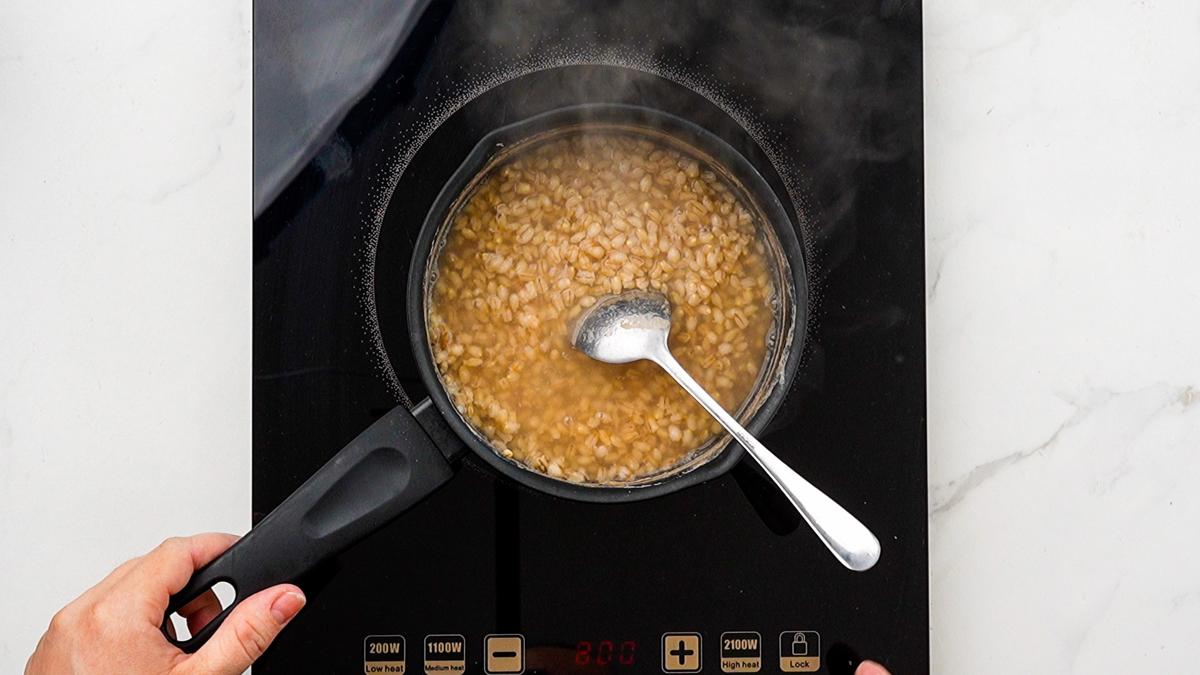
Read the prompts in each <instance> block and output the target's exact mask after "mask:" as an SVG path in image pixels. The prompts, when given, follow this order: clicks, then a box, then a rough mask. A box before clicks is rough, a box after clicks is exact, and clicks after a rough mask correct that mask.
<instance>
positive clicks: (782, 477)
mask: <svg viewBox="0 0 1200 675" xmlns="http://www.w3.org/2000/svg"><path fill="white" fill-rule="evenodd" d="M651 360H653V361H654V362H655V363H657V364H658V365H659V366H661V367H662V369H663V370H665V371H667V373H669V374H670V375H671V377H673V378H675V381H676V382H678V383H679V385H680V386H681V387H683V388H684V389H686V390H687V392H688V393H689V394H691V395H692V397H693V398H695V399H696V400H697V401H698V402H699V403H700V405H702V406H704V409H705V410H707V411H708V412H709V413H710V414H711V415H712V416H713V417H715V418H717V421H718V422H720V423H721V426H723V427H725V429H726V430H727V431H728V432H729V433H730V434H731V435H732V436H733V438H734V440H736V441H737V442H738V443H740V444H741V446H742V447H743V448H745V449H746V452H748V453H750V456H751V457H753V458H754V459H755V460H756V461H757V462H758V463H759V465H760V466H762V468H763V470H764V471H766V473H767V475H768V476H769V477H770V478H771V480H772V481H773V482H774V483H775V485H777V486H778V487H779V489H780V490H782V491H783V494H784V495H786V496H787V498H788V501H790V502H791V503H792V505H793V506H795V507H796V510H797V511H799V512H800V515H801V516H803V517H804V520H805V522H807V523H808V525H809V527H811V528H812V529H813V532H816V533H817V536H818V537H820V538H821V541H823V542H825V546H827V547H829V550H830V551H831V552H832V553H833V555H834V556H835V557H836V558H837V559H838V560H839V561H840V562H841V563H842V564H843V565H845V566H846V567H848V568H850V569H852V570H854V571H855V572H863V571H866V570H869V569H871V567H872V566H874V565H875V563H876V562H878V561H879V540H878V539H876V538H875V535H873V534H871V531H870V530H868V529H867V527H866V526H865V525H863V524H862V523H860V522H859V521H858V519H857V518H855V517H854V516H852V515H850V512H849V511H847V510H846V509H844V508H842V507H841V505H840V504H838V503H837V502H835V501H834V500H832V499H830V498H829V496H828V495H826V494H825V493H824V492H821V491H820V490H818V489H817V488H816V486H814V485H813V484H812V483H810V482H808V481H807V480H805V479H804V478H803V477H802V476H801V475H800V474H798V473H796V472H795V471H793V470H792V468H791V467H790V466H788V465H787V464H786V463H784V461H783V460H781V459H779V457H777V456H775V453H773V452H771V451H770V450H768V449H767V448H766V446H764V445H763V444H762V443H759V442H758V439H757V438H755V437H754V436H753V435H751V434H750V432H749V431H746V429H745V428H743V427H742V425H741V424H738V422H737V420H735V419H734V418H733V416H732V415H730V414H729V413H728V412H726V411H725V409H724V408H722V407H721V404H720V403H717V401H716V399H714V398H713V397H712V396H709V394H708V392H707V391H705V390H704V387H702V386H700V383H699V382H697V381H696V380H694V379H692V376H691V375H689V374H688V372H687V371H686V370H684V369H683V366H681V365H680V364H679V362H678V361H676V360H675V357H674V356H672V355H671V352H670V351H669V350H668V349H667V347H666V345H665V344H664V345H663V346H662V347H661V348H660V349H659V350H658V353H656V354H655V355H654V356H653V357H652V359H651Z"/></svg>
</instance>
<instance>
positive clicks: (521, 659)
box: [484, 635, 525, 675]
mask: <svg viewBox="0 0 1200 675" xmlns="http://www.w3.org/2000/svg"><path fill="white" fill-rule="evenodd" d="M484 655H485V656H486V657H487V658H486V659H484V671H485V672H486V673H487V674H488V675H520V674H521V673H523V672H525V638H524V637H523V636H521V635H489V636H487V637H486V638H485V639H484Z"/></svg>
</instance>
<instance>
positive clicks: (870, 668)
mask: <svg viewBox="0 0 1200 675" xmlns="http://www.w3.org/2000/svg"><path fill="white" fill-rule="evenodd" d="M854 675H891V674H890V673H888V670H887V668H884V667H883V666H881V665H879V664H878V663H875V662H874V661H863V662H862V663H860V664H858V669H857V670H855V671H854Z"/></svg>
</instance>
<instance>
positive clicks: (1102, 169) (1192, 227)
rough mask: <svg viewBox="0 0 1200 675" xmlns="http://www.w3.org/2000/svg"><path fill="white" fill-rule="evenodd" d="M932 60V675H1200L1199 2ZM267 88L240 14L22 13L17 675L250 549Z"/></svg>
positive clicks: (1102, 17)
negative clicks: (219, 559) (122, 597)
mask: <svg viewBox="0 0 1200 675" xmlns="http://www.w3.org/2000/svg"><path fill="white" fill-rule="evenodd" d="M925 41H926V42H925V73H926V78H925V82H926V91H925V101H926V114H925V127H926V167H927V168H926V176H927V179H928V184H927V193H926V204H927V216H928V220H927V230H928V236H927V242H928V245H927V248H928V273H927V277H928V281H927V287H928V295H929V324H928V335H929V414H930V423H929V446H930V457H929V465H930V482H931V492H930V511H931V514H930V519H931V520H930V522H931V529H930V538H931V541H930V579H931V589H932V590H931V606H932V618H933V628H932V653H933V664H934V671H935V672H938V673H948V674H962V673H970V674H972V675H982V674H989V675H990V674H997V675H1000V674H1004V675H1007V674H1009V673H1015V672H1023V673H1080V674H1083V673H1096V672H1163V673H1181V672H1193V671H1196V670H1197V669H1198V668H1200V665H1197V664H1196V661H1197V659H1200V653H1198V652H1200V650H1197V648H1196V647H1195V642H1196V635H1197V634H1198V633H1200V540H1198V538H1197V536H1198V533H1200V490H1197V489H1196V486H1197V485H1200V216H1198V214H1200V159H1198V158H1200V4H1197V3H1196V2H1195V1H1194V0H1162V1H1155V0H1141V1H1132V0H1098V1H1096V2H1088V3H1084V2H1045V1H1044V0H1016V1H1010V2H999V1H998V0H993V1H992V2H984V1H982V0H929V1H928V2H927V3H926V8H925ZM250 73H251V66H250V7H249V2H248V1H247V0H222V1H220V2H204V3H186V4H184V5H181V4H179V3H161V2H146V1H142V2H137V3H131V2H125V3H116V4H113V3H106V4H94V3H83V2H73V3H69V4H67V5H65V4H63V3H43V2H35V1H34V0H16V1H15V2H12V1H10V2H6V3H3V5H0V130H2V132H0V133H2V134H3V137H4V143H3V145H0V289H3V290H2V291H0V316H2V317H3V319H2V320H0V598H2V600H0V604H2V605H3V606H4V607H5V608H6V611H4V612H0V672H6V673H8V672H19V670H20V668H21V666H22V665H23V663H24V659H25V658H26V656H27V654H28V653H29V651H30V650H31V649H32V647H33V645H34V642H35V641H36V639H37V636H38V635H39V634H40V633H41V631H42V630H43V627H44V625H45V622H46V621H47V620H48V618H49V616H50V614H51V613H52V612H53V611H54V610H55V609H56V608H57V607H59V606H60V605H62V604H64V603H65V602H67V601H68V600H70V599H71V598H72V597H73V596H74V595H75V594H77V593H79V592H80V591H82V590H83V589H84V588H85V587H86V586H87V585H89V584H91V583H92V582H94V581H95V580H97V578H98V577H99V576H101V575H102V574H103V573H104V572H105V571H107V570H108V569H109V568H110V567H111V566H113V565H115V564H116V563H117V562H119V561H120V560H123V559H125V558H127V557H130V556H132V555H135V554H137V553H140V552H141V551H143V550H144V549H146V548H148V547H150V546H152V545H153V544H155V543H157V541H158V540H159V539H161V538H163V537H165V536H168V535H170V534H175V533H181V532H190V531H200V530H212V529H224V530H232V531H242V530H244V529H245V528H246V527H248V525H249V522H248V513H249V474H250V472H249V460H250V417H249V415H250V413H249V410H250V406H249V390H250V236H251V220H250V203H251V202H250V199H251V197H250V89H249V85H250ZM14 610H16V611H14ZM897 675H903V674H897Z"/></svg>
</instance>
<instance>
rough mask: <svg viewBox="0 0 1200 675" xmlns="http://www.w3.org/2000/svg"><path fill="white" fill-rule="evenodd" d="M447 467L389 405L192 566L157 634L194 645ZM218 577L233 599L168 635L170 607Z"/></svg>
mask: <svg viewBox="0 0 1200 675" xmlns="http://www.w3.org/2000/svg"><path fill="white" fill-rule="evenodd" d="M452 475H454V472H453V469H452V468H451V466H450V463H449V462H448V461H447V460H446V457H445V456H444V455H443V454H442V452H441V451H440V450H438V448H437V446H436V445H435V444H434V442H433V441H432V440H431V439H430V438H429V436H428V435H427V434H426V433H425V431H424V429H423V428H422V427H421V425H420V424H419V423H418V422H417V420H416V419H415V418H414V417H413V416H412V414H411V413H410V412H409V411H408V410H406V409H404V408H402V407H397V408H394V409H393V410H392V411H391V412H389V413H388V414H386V415H384V416H383V417H382V418H380V419H379V420H378V421H377V422H375V423H374V424H372V425H371V426H370V427H368V428H367V430H366V431H364V432H362V433H361V434H359V435H358V437H357V438H355V439H354V440H353V441H351V442H350V444H349V445H347V446H346V447H345V448H343V449H342V451H341V452H339V453H338V454H337V455H334V457H333V459H331V460H329V462H327V463H326V464H325V466H323V467H321V468H320V470H318V471H317V472H316V473H315V474H313V476H312V477H311V478H309V479H308V480H307V481H306V482H305V483H304V485H301V486H300V488H299V489H297V490H296V491H295V492H293V493H292V494H291V496H289V497H288V498H287V499H286V500H284V502H283V503H282V504H280V505H279V506H278V507H276V508H275V510H274V511H272V512H271V513H269V514H268V515H267V517H266V518H263V519H262V521H260V522H259V523H258V525H256V526H255V527H254V528H252V529H251V530H250V532H248V533H247V534H246V536H244V537H242V538H241V539H240V540H238V542H237V543H235V544H234V545H233V546H231V547H230V548H229V550H227V551H225V552H224V553H222V554H221V555H220V556H219V557H217V559H215V560H213V561H212V562H211V563H209V564H208V565H206V566H204V567H203V568H201V569H199V570H197V571H196V573H195V574H194V575H193V576H192V579H191V581H189V582H188V584H187V586H184V588H183V589H182V590H180V591H179V592H178V593H176V594H175V595H173V596H171V600H170V602H169V603H168V604H167V611H166V615H165V617H164V620H163V632H164V634H166V635H167V639H168V640H170V641H171V642H172V643H173V644H175V645H176V646H177V647H179V648H180V649H182V650H184V651H185V652H194V651H196V650H197V649H199V648H200V646H201V645H203V644H204V643H205V642H207V641H208V639H209V638H210V637H212V635H213V633H215V632H216V630H217V628H218V627H219V626H220V625H221V622H222V621H224V620H225V617H227V616H229V613H230V612H231V611H232V610H233V608H234V607H236V606H237V605H238V603H239V602H241V601H242V600H243V599H244V598H248V597H250V596H251V595H253V594H254V593H257V592H258V591H261V590H262V589H264V588H268V587H270V586H274V585H275V584H280V583H285V582H292V581H295V580H296V579H297V578H299V577H300V576H301V575H302V574H304V573H305V572H308V571H309V570H311V569H312V568H313V567H314V566H316V565H317V564H318V563H320V562H322V561H324V560H327V559H329V558H330V557H332V556H334V555H336V554H337V553H339V552H341V551H342V550H343V549H345V548H346V547H348V546H349V545H351V544H353V543H354V542H356V541H358V540H359V539H361V538H362V537H364V536H366V535H367V534H370V533H371V532H373V531H374V530H376V529H378V528H379V527H381V526H383V525H384V524H385V523H387V522H388V521H390V520H392V519H393V518H395V517H396V516H398V515H400V514H401V513H403V512H404V511H406V510H407V509H408V508H410V507H411V506H413V505H414V504H416V503H417V502H418V501H420V500H421V499H422V498H423V497H425V496H426V495H428V494H429V493H431V492H433V491H434V490H436V489H437V488H438V487H439V486H441V485H442V484H443V483H445V482H446V481H448V480H450V477H451V476H452ZM222 581H224V582H228V583H229V584H231V585H232V586H233V587H234V590H235V591H236V597H235V598H234V601H233V603H232V604H231V605H230V606H229V607H226V608H225V609H223V610H222V611H221V613H220V614H219V615H217V617H216V618H214V619H213V620H212V621H210V622H208V624H206V625H205V626H204V627H203V628H201V629H200V630H199V631H197V632H196V634H195V635H193V636H192V637H191V638H190V639H188V640H176V639H174V638H172V637H171V635H170V633H167V631H166V628H167V624H168V622H169V621H170V615H171V613H173V612H175V611H177V610H179V609H180V608H182V607H183V606H184V605H186V604H187V603H189V602H191V601H192V600H194V599H195V598H197V597H198V596H200V595H201V594H202V593H204V592H205V591H207V590H208V589H210V588H212V586H213V584H216V583H219V582H222Z"/></svg>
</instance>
